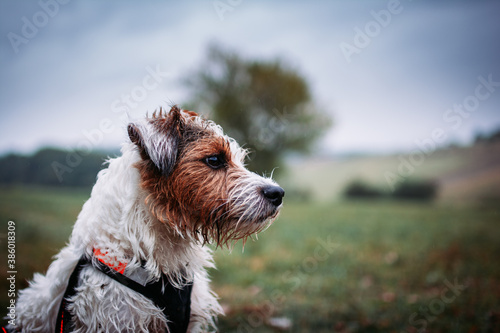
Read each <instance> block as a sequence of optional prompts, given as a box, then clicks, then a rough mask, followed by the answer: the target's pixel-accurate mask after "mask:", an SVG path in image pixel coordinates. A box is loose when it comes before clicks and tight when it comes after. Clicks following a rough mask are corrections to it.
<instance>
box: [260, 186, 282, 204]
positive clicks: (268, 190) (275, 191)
mask: <svg viewBox="0 0 500 333" xmlns="http://www.w3.org/2000/svg"><path fill="white" fill-rule="evenodd" d="M262 194H263V195H264V198H266V199H267V200H268V201H269V202H270V203H272V204H273V205H275V206H279V205H281V203H282V202H283V197H284V196H285V190H283V189H282V188H281V187H279V186H266V187H264V188H263V189H262Z"/></svg>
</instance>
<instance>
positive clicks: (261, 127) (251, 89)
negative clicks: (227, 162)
mask: <svg viewBox="0 0 500 333" xmlns="http://www.w3.org/2000/svg"><path fill="white" fill-rule="evenodd" d="M185 83H186V85H187V87H188V88H189V90H190V92H191V95H190V101H189V102H188V103H187V105H189V106H190V108H192V109H193V110H196V111H201V113H203V114H207V113H208V114H209V116H210V117H211V118H212V119H213V120H214V121H215V122H217V123H218V124H220V125H221V126H222V127H223V128H224V130H225V131H226V132H227V134H228V135H230V136H232V137H234V138H235V139H236V140H237V141H238V142H239V143H240V144H242V146H244V147H245V148H247V149H249V150H250V152H251V154H250V155H251V156H250V157H251V158H250V161H249V168H250V169H251V170H254V171H256V172H261V173H262V172H264V173H270V172H272V170H273V169H274V168H275V167H281V166H282V165H283V157H284V156H285V155H286V154H288V153H292V152H295V153H306V152H309V151H310V150H311V149H312V147H313V144H314V143H315V142H316V141H317V139H318V138H320V137H321V135H322V134H323V133H324V132H325V130H326V129H327V128H328V127H329V126H330V123H331V120H330V117H329V116H328V115H327V114H326V113H325V112H321V111H320V110H318V108H317V106H316V105H315V103H314V101H313V100H312V97H311V93H310V91H309V86H308V85H307V82H306V80H305V79H304V78H303V77H302V76H301V75H300V74H299V73H297V71H295V70H294V69H293V68H291V66H289V65H287V64H286V63H284V62H283V61H281V60H272V61H256V60H244V59H243V58H241V57H240V56H239V55H237V54H236V53H234V52H231V51H227V50H224V49H223V48H221V47H220V46H218V45H215V44H212V45H210V46H209V48H208V52H207V57H206V61H205V62H204V63H203V67H202V68H200V69H198V70H197V71H195V72H194V73H191V74H190V75H189V76H188V78H187V79H185ZM207 110H209V112H207Z"/></svg>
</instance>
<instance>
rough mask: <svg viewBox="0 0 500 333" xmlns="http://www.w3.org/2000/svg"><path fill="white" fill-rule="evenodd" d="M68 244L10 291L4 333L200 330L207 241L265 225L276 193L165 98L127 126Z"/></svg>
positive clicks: (209, 307) (210, 301) (204, 123)
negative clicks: (14, 296)
mask: <svg viewBox="0 0 500 333" xmlns="http://www.w3.org/2000/svg"><path fill="white" fill-rule="evenodd" d="M128 136H129V139H130V141H128V142H126V143H125V144H124V145H123V146H122V149H121V152H122V155H121V156H120V157H118V158H114V159H110V160H109V161H108V167H107V168H105V169H103V170H101V171H100V172H99V174H98V176H97V181H96V183H95V185H94V187H93V189H92V192H91V196H90V198H89V199H88V201H87V202H86V203H85V204H84V205H83V208H82V210H81V212H80V214H79V215H78V218H77V221H76V223H75V225H74V228H73V232H72V234H71V237H70V241H69V243H68V245H67V246H66V247H65V248H63V249H62V250H61V252H60V253H59V254H58V255H56V257H55V260H54V262H52V264H51V265H50V267H49V268H48V271H47V273H46V275H41V274H35V275H34V278H33V280H32V282H31V283H30V286H29V287H28V288H26V289H24V290H22V291H20V293H19V298H18V300H17V303H16V315H17V321H16V325H15V326H10V327H9V328H8V329H9V330H10V331H13V332H79V333H83V332H170V333H173V332H186V331H188V332H206V331H209V330H214V329H215V328H216V319H217V316H219V315H222V314H223V310H222V308H221V306H220V305H219V303H218V300H217V296H216V295H215V293H214V292H213V291H211V289H210V285H209V283H210V281H209V277H208V274H207V269H209V268H214V263H213V260H212V255H211V250H210V249H209V248H208V247H207V246H206V245H207V244H214V245H215V247H225V246H229V247H230V246H231V245H233V244H234V243H235V242H236V241H238V240H242V241H243V242H244V241H245V240H246V239H247V237H249V236H251V235H253V234H255V233H258V232H260V231H262V230H264V229H266V228H267V227H268V226H269V225H270V224H271V223H272V222H273V221H274V220H275V219H276V217H277V216H278V213H279V212H280V209H281V207H282V199H283V196H284V193H285V192H284V190H283V189H282V188H281V187H279V186H278V185H277V184H276V183H275V182H274V181H273V180H272V179H270V178H265V177H261V176H259V175H257V174H255V173H252V172H250V171H248V170H247V169H246V168H245V165H244V159H245V156H246V153H247V152H246V150H245V149H242V148H241V147H240V146H239V145H238V143H237V142H236V141H235V140H234V139H232V138H230V137H228V136H226V135H225V134H224V133H223V130H222V128H221V127H220V126H218V125H216V124H215V123H214V122H212V121H210V120H206V119H204V118H202V117H201V116H199V115H198V114H196V113H195V112H192V111H186V110H182V109H180V108H178V107H177V106H174V107H172V108H171V109H170V111H169V112H164V111H163V110H162V109H160V110H159V113H157V112H155V113H154V114H153V115H152V116H151V117H148V116H146V118H145V119H142V120H140V121H137V122H135V123H130V124H129V125H128Z"/></svg>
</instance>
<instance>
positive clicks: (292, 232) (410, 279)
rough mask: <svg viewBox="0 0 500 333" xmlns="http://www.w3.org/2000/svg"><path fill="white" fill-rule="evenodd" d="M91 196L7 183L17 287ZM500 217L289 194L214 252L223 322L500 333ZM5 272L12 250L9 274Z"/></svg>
mask: <svg viewBox="0 0 500 333" xmlns="http://www.w3.org/2000/svg"><path fill="white" fill-rule="evenodd" d="M87 196H88V191H85V190H82V191H76V192H74V191H72V190H45V189H10V190H5V189H4V190H3V191H2V192H1V194H0V218H1V219H0V220H1V221H2V223H6V222H7V221H8V220H14V221H15V222H16V227H17V228H18V229H17V232H18V234H17V237H18V241H17V247H18V254H17V265H18V276H17V281H18V288H22V287H25V286H26V282H25V279H27V278H30V277H31V276H32V273H33V272H34V271H42V272H43V271H45V270H46V268H47V266H48V264H49V262H50V257H51V256H52V255H54V254H55V253H57V251H58V249H59V248H60V247H61V246H63V245H64V243H65V242H66V240H67V237H68V236H69V233H70V231H71V226H72V224H73V222H74V220H75V218H76V215H77V214H78V211H79V210H80V208H81V205H82V204H83V202H84V200H85V199H86V198H87ZM499 217H500V211H499V209H498V208H496V207H494V206H491V207H482V208H481V209H478V208H475V207H473V206H458V207H456V206H442V205H440V206H437V205H429V204H418V203H410V202H402V203H401V202H398V203H395V202H389V201H382V202H368V201H362V202H344V203H335V204H326V203H325V204H313V203H293V202H285V207H284V210H283V213H282V215H281V217H280V218H279V219H278V220H277V221H276V223H275V224H274V225H272V226H271V227H270V228H269V229H268V230H267V231H265V232H264V233H262V234H260V235H259V237H258V238H259V239H258V241H256V242H252V241H248V242H247V244H246V245H245V248H244V251H242V247H241V243H239V244H237V245H236V246H235V248H234V249H233V250H232V251H231V253H230V251H229V250H221V249H217V250H216V251H215V252H214V254H215V261H216V264H217V267H218V269H217V270H212V271H211V272H210V274H211V276H212V280H213V287H214V289H215V291H216V292H217V293H218V295H219V297H220V301H221V303H222V304H223V306H224V308H225V310H226V313H227V314H226V316H224V317H221V318H219V329H220V331H221V332H275V331H276V330H277V328H276V326H275V325H272V324H271V323H272V322H273V320H274V319H275V318H282V320H283V319H288V320H290V321H291V324H292V326H291V328H290V329H289V330H288V331H290V332H398V333H399V332H417V331H418V330H419V329H422V328H427V330H428V331H429V332H499V331H500V301H499V300H500V265H498V258H499V257H500V242H499V241H498V240H499V239H500V218H499ZM4 221H5V222H4ZM2 229H3V230H0V237H2V238H0V239H1V241H2V244H4V239H5V238H4V235H5V231H6V227H4V228H2ZM4 248H5V246H3V245H2V249H1V251H2V252H1V253H2V254H1V255H2V257H3V258H5V257H6V254H4V253H5V252H4V251H5V249H4ZM5 272H6V266H5V261H4V260H2V261H1V266H0V278H1V279H2V281H5V278H6V276H4V274H5ZM450 285H455V287H454V288H453V289H450ZM5 288H6V286H3V284H2V290H0V303H1V304H0V305H1V306H2V308H4V309H5V307H4V305H6V304H7V301H8V299H7V298H6V289H5Z"/></svg>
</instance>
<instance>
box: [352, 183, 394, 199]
mask: <svg viewBox="0 0 500 333" xmlns="http://www.w3.org/2000/svg"><path fill="white" fill-rule="evenodd" d="M383 195H384V193H383V192H382V191H380V190H378V189H376V188H374V187H372V186H370V185H368V184H366V183H365V182H363V181H361V180H354V181H352V182H350V183H349V184H348V185H347V186H346V188H345V189H344V197H346V198H348V199H373V198H379V197H382V196H383Z"/></svg>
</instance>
